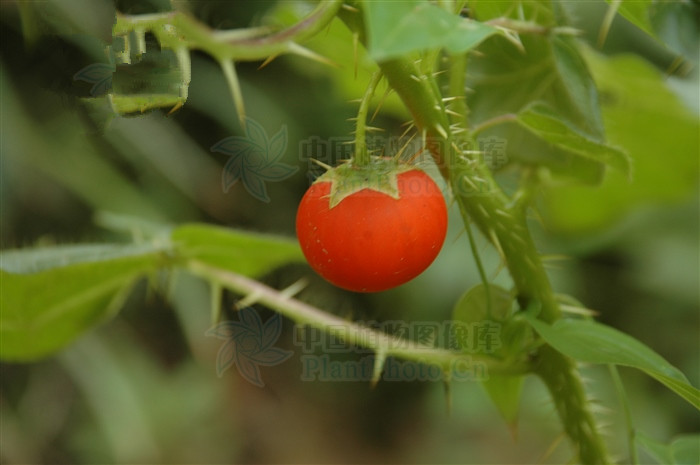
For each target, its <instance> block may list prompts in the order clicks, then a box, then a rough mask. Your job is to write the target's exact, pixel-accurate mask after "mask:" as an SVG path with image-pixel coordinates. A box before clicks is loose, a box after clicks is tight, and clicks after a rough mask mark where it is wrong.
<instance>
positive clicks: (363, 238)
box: [296, 168, 447, 292]
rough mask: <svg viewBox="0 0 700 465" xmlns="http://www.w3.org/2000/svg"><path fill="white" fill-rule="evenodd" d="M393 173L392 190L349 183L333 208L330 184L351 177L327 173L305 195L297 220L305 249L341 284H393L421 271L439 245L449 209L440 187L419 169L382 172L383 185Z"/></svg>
mask: <svg viewBox="0 0 700 465" xmlns="http://www.w3.org/2000/svg"><path fill="white" fill-rule="evenodd" d="M331 174H335V173H331ZM391 176H394V178H393V179H392V181H393V182H394V184H393V186H394V189H396V187H398V190H397V191H395V192H394V194H395V195H394V196H392V195H390V194H388V193H386V192H382V191H381V190H382V189H381V188H380V189H374V188H372V187H371V186H370V187H362V185H360V186H359V188H350V189H346V191H348V192H346V193H345V194H343V195H342V196H341V197H340V199H341V200H340V201H339V202H337V204H336V205H334V206H332V207H331V202H332V201H333V196H334V195H336V194H333V195H332V191H333V193H335V192H336V191H338V190H341V189H343V188H344V187H345V186H343V183H344V182H346V181H348V179H349V178H347V177H345V176H343V175H340V176H325V175H324V177H322V178H319V180H318V181H317V182H316V183H314V184H313V185H312V186H311V187H310V188H309V190H308V191H307V192H306V194H305V195H304V197H303V198H302V200H301V203H300V205H299V210H298V212H297V219H296V230H297V237H298V239H299V243H300V244H301V249H302V251H303V252H304V255H305V256H306V259H307V260H308V262H309V264H310V265H311V267H312V268H313V269H314V270H315V271H316V272H317V273H318V274H320V275H321V276H323V277H324V278H325V279H326V280H328V281H330V282H331V283H333V284H335V285H336V286H338V287H342V288H344V289H348V290H351V291H356V292H378V291H383V290H386V289H391V288H393V287H396V286H398V285H400V284H403V283H405V282H407V281H409V280H411V279H413V278H415V277H416V276H418V275H419V274H420V273H421V272H423V270H425V269H426V268H427V267H428V266H429V265H430V264H431V263H432V262H433V260H434V259H435V257H436V256H437V255H438V253H439V252H440V248H441V247H442V244H443V242H444V241H445V235H446V232H447V208H446V206H445V200H444V198H443V196H442V193H441V192H440V189H439V187H438V186H437V185H436V184H435V182H434V181H433V180H432V179H431V178H430V176H428V175H427V174H425V173H424V172H423V171H421V170H419V169H416V168H408V169H403V170H401V171H398V172H394V173H389V174H388V175H383V179H384V180H385V181H386V182H385V184H391V182H390V181H387V180H386V179H385V178H387V179H391ZM359 179H360V181H367V179H361V177H360V178H359ZM357 180H358V177H357V176H356V175H354V177H352V181H353V182H355V181H357ZM334 183H336V184H339V185H340V187H338V186H333V184H334ZM365 184H367V185H369V183H365ZM335 199H336V201H337V199H338V198H337V197H336V198H335Z"/></svg>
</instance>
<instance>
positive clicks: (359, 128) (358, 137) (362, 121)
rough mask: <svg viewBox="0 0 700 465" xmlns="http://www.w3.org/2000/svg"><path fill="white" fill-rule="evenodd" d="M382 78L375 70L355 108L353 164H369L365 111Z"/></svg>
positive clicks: (367, 109)
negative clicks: (358, 106) (358, 104)
mask: <svg viewBox="0 0 700 465" xmlns="http://www.w3.org/2000/svg"><path fill="white" fill-rule="evenodd" d="M381 78H382V73H381V72H380V71H376V72H375V73H374V74H373V75H372V78H371V79H370V81H369V84H368V85H367V90H365V95H363V96H362V100H361V101H360V108H359V110H357V121H356V122H355V154H354V155H353V163H354V164H355V166H366V165H369V161H370V156H369V152H368V151H367V141H366V140H365V133H366V129H367V112H368V111H369V104H370V102H371V101H372V96H373V95H374V91H375V89H376V88H377V85H378V84H379V81H380V80H381Z"/></svg>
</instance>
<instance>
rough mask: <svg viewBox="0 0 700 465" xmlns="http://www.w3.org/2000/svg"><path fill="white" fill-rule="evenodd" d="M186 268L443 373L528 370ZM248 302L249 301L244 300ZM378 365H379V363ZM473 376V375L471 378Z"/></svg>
mask: <svg viewBox="0 0 700 465" xmlns="http://www.w3.org/2000/svg"><path fill="white" fill-rule="evenodd" d="M186 269H187V270H188V271H189V272H190V273H192V274H194V275H196V276H199V277H201V278H203V279H205V280H207V281H209V282H212V283H215V284H216V285H217V286H219V287H222V288H226V289H229V290H231V291H233V292H236V293H238V294H242V295H246V296H251V299H254V300H255V302H259V303H261V304H263V305H265V306H267V307H269V308H271V309H273V310H276V311H277V312H279V313H280V314H282V315H284V316H286V317H287V318H289V319H290V320H292V321H294V322H295V323H297V324H300V325H307V326H310V327H312V328H316V329H319V330H321V331H323V332H326V333H329V334H332V335H334V336H337V337H339V338H341V339H342V340H343V341H345V342H347V343H350V344H355V345H358V346H361V347H365V348H368V349H371V350H373V351H374V352H375V353H377V354H383V356H385V357H389V356H393V357H398V358H401V359H405V360H412V361H416V362H420V363H425V364H429V365H436V366H438V367H439V368H440V369H441V370H442V371H443V372H444V373H445V374H446V375H450V374H453V373H454V372H455V371H457V373H458V374H462V375H464V374H465V371H466V370H469V371H473V372H474V373H475V374H478V375H479V376H481V375H486V376H489V375H492V374H494V375H496V374H513V375H516V374H524V373H528V372H529V371H530V370H531V367H530V366H529V364H527V363H523V362H518V363H513V362H507V363H506V362H502V361H500V360H498V359H495V358H492V357H488V356H485V355H480V354H465V353H464V352H461V351H460V352H453V351H450V350H446V349H441V348H436V347H432V346H429V345H425V344H421V343H418V342H414V341H411V340H408V339H403V338H399V337H396V336H393V335H390V334H386V333H383V332H381V331H377V330H375V329H372V328H370V327H368V326H363V325H360V324H357V323H353V322H351V321H348V320H345V319H343V318H340V317H337V316H335V315H332V314H329V313H326V312H324V311H323V310H320V309H318V308H316V307H313V306H311V305H309V304H307V303H304V302H302V301H300V300H296V299H294V298H292V297H290V296H288V295H286V294H285V293H284V292H283V291H278V290H276V289H273V288H270V287H268V286H265V285H264V284H262V283H260V282H258V281H255V280H253V279H250V278H246V277H245V276H242V275H240V274H237V273H233V272H230V271H226V270H222V269H220V268H216V267H213V266H209V265H207V264H205V263H202V262H199V261H196V260H191V261H189V262H188V263H187V264H186ZM248 303H250V302H248ZM380 368H381V367H380ZM472 379H473V378H472Z"/></svg>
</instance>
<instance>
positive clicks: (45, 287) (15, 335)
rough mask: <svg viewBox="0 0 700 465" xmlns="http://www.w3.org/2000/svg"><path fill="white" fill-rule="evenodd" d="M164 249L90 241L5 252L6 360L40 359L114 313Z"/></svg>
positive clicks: (1, 324) (1, 344)
mask: <svg viewBox="0 0 700 465" xmlns="http://www.w3.org/2000/svg"><path fill="white" fill-rule="evenodd" d="M161 253H162V248H160V247H156V246H146V245H144V246H130V245H127V246H119V245H84V246H76V247H55V248H48V249H27V250H19V251H8V252H3V253H2V254H0V262H1V263H2V271H0V278H2V293H0V294H1V295H0V305H1V308H2V310H1V311H0V358H2V359H3V360H13V361H28V360H34V359H37V358H40V357H43V356H46V355H49V354H51V353H52V352H54V351H56V350H58V349H60V348H62V347H63V346H65V345H66V344H68V343H70V342H71V341H73V340H74V339H75V338H77V337H78V336H79V335H80V334H81V333H82V332H83V331H86V330H87V329H89V328H91V327H93V326H95V325H96V324H98V323H100V322H102V321H104V320H105V319H107V318H108V317H110V316H111V315H113V314H114V313H115V312H116V311H117V310H118V309H119V307H120V306H121V304H122V302H123V300H124V298H125V297H126V296H127V294H128V291H129V289H130V287H131V285H132V284H133V283H134V282H135V280H136V279H138V278H139V277H140V276H143V275H144V274H145V273H148V272H150V271H152V270H155V269H156V268H157V266H158V264H159V263H160V258H161Z"/></svg>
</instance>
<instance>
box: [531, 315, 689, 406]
mask: <svg viewBox="0 0 700 465" xmlns="http://www.w3.org/2000/svg"><path fill="white" fill-rule="evenodd" d="M524 315H525V319H526V320H527V321H528V322H529V323H530V325H531V326H532V327H533V328H534V329H535V331H537V333H538V334H539V335H540V336H541V337H542V338H543V339H544V340H545V341H546V342H547V343H548V344H550V345H551V346H552V347H554V348H555V349H556V350H558V351H559V352H561V353H563V354H564V355H567V356H569V357H571V358H573V359H575V360H579V361H581V362H587V363H600V364H613V365H623V366H629V367H633V368H637V369H640V370H642V371H644V372H645V373H647V374H648V375H650V376H652V377H653V378H656V379H657V380H658V381H660V382H661V383H663V384H664V385H665V386H666V387H668V388H669V389H671V390H672V391H674V392H675V393H676V394H678V395H679V396H681V397H682V398H684V399H685V400H687V401H688V402H690V403H691V404H692V405H693V406H694V407H695V408H697V409H698V410H700V391H698V389H696V388H695V387H693V386H692V385H690V384H689V382H688V380H687V379H686V377H685V375H683V373H681V371H680V370H678V368H676V367H674V366H673V365H671V364H670V363H668V362H667V361H666V360H665V359H664V358H663V357H661V356H660V355H659V354H657V353H656V352H654V351H653V350H652V349H650V348H649V347H647V346H646V345H644V344H643V343H641V342H639V341H638V340H636V339H634V338H633V337H631V336H629V335H627V334H625V333H623V332H620V331H618V330H616V329H613V328H611V327H609V326H605V325H602V324H600V323H596V322H593V321H587V320H573V319H562V320H559V321H557V322H556V323H554V324H553V325H551V326H550V325H548V324H547V323H544V322H542V321H540V320H538V319H537V318H536V317H534V316H533V315H531V314H524Z"/></svg>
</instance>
